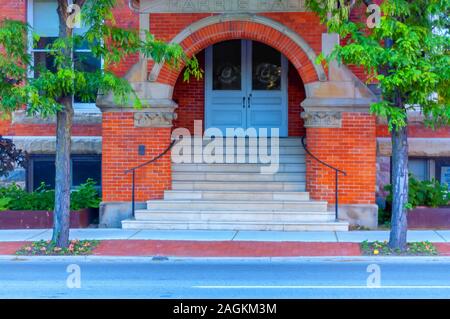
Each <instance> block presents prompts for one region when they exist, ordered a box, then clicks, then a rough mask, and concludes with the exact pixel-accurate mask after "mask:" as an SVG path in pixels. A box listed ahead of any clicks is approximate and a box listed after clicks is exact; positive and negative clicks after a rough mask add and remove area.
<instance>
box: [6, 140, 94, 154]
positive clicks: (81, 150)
mask: <svg viewBox="0 0 450 319" xmlns="http://www.w3.org/2000/svg"><path fill="white" fill-rule="evenodd" d="M5 138H9V139H12V140H13V142H14V144H15V145H16V146H17V148H18V149H21V150H24V151H26V152H27V153H29V154H55V152H56V137H54V136H5ZM71 152H72V154H92V155H99V154H102V138H101V137H100V136H73V137H72V151H71Z"/></svg>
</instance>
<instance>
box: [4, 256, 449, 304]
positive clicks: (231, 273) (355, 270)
mask: <svg viewBox="0 0 450 319" xmlns="http://www.w3.org/2000/svg"><path fill="white" fill-rule="evenodd" d="M378 274H379V276H378ZM368 281H369V286H368ZM78 286H80V288H77V287H78ZM0 298H120V299H121V298H352V299H354V298H389V299H392V298H450V259H446V260H444V259H439V260H438V259H436V260H430V259H418V258H414V259H412V258H409V259H394V260H390V261H386V260H385V259H383V260H373V259H358V258H356V259H353V258H341V259H327V258H318V259H275V260H269V259H257V260H239V259H236V260H229V259H227V260H218V259H214V260H211V259H209V260H186V259H170V260H151V259H129V260H123V259H89V260H84V259H75V260H74V259H64V260H61V259H60V260H52V261H49V260H45V261H44V260H41V259H39V260H35V259H23V258H19V259H0Z"/></svg>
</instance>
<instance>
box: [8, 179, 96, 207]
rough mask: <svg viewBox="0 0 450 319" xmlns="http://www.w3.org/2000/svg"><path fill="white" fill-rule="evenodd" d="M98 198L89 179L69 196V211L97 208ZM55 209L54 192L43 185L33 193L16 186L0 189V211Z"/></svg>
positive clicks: (93, 183) (92, 182) (93, 184)
mask: <svg viewBox="0 0 450 319" xmlns="http://www.w3.org/2000/svg"><path fill="white" fill-rule="evenodd" d="M100 201H101V200H100V197H99V196H98V191H97V190H96V189H95V182H94V181H93V180H91V179H89V180H87V182H86V183H84V184H82V185H80V186H79V187H78V188H77V189H76V190H74V191H73V192H71V194H70V208H71V210H73V211H75V210H80V209H83V208H98V207H99V205H100ZM54 207H55V191H54V190H50V189H48V188H47V187H46V185H45V184H44V183H42V184H41V186H39V188H38V189H36V191H34V192H30V193H29V192H27V191H25V190H23V189H22V188H21V187H19V186H18V185H16V184H12V185H10V186H8V187H3V188H0V211H2V210H46V211H53V209H54Z"/></svg>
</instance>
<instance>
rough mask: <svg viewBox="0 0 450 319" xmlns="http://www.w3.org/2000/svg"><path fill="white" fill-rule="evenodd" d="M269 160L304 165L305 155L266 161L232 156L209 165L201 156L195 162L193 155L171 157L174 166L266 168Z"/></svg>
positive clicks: (246, 156)
mask: <svg viewBox="0 0 450 319" xmlns="http://www.w3.org/2000/svg"><path fill="white" fill-rule="evenodd" d="M213 160H215V159H214V158H212V159H208V161H210V162H212V161H213ZM269 160H271V161H272V162H275V161H276V162H278V163H279V164H305V155H303V154H297V155H285V154H280V155H279V156H278V157H276V158H274V159H270V158H269V159H266V158H261V157H260V156H248V155H245V156H234V157H231V158H228V159H227V158H226V157H224V158H222V157H221V158H220V159H217V162H213V163H209V162H208V161H206V160H205V159H204V158H203V157H202V156H200V157H199V159H198V160H197V159H196V158H195V156H194V155H191V156H190V157H188V158H182V157H176V156H175V155H174V156H172V163H174V164H203V163H204V164H261V165H263V166H268V165H270V163H269V162H268V161H269ZM219 161H222V162H224V163H221V162H219Z"/></svg>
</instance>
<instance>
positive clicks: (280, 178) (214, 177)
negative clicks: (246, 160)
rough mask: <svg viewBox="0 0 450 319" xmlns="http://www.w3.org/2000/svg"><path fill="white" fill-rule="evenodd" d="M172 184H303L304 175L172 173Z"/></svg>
mask: <svg viewBox="0 0 450 319" xmlns="http://www.w3.org/2000/svg"><path fill="white" fill-rule="evenodd" d="M172 180H173V182H174V183H175V182H177V181H212V182H304V181H305V180H306V174H305V173H277V174H259V173H216V172H206V173H205V172H173V173H172Z"/></svg>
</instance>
